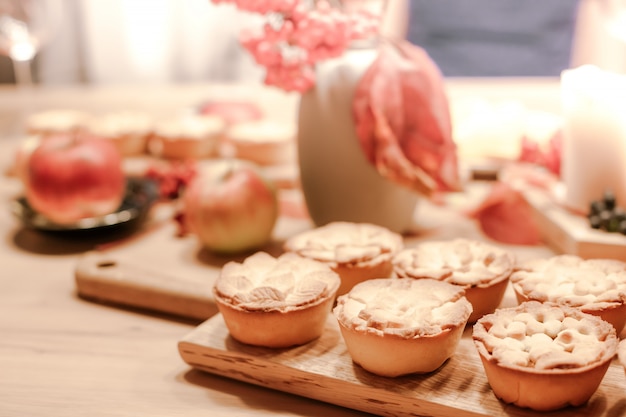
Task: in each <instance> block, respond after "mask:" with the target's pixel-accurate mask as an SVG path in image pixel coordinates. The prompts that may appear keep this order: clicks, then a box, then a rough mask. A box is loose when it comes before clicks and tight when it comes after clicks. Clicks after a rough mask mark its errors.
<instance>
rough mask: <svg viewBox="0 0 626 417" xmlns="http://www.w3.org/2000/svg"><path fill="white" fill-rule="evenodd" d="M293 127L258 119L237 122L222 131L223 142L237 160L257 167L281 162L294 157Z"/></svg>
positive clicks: (285, 162)
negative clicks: (243, 160) (223, 134)
mask: <svg viewBox="0 0 626 417" xmlns="http://www.w3.org/2000/svg"><path fill="white" fill-rule="evenodd" d="M295 137H296V127H295V126H294V125H292V124H289V123H277V122H273V121H269V120H260V121H253V122H246V123H238V124H235V125H233V126H232V127H230V128H229V129H228V131H227V133H226V139H225V143H226V145H227V146H230V147H231V148H232V150H233V151H234V156H235V157H237V158H239V159H245V160H248V161H252V162H254V163H256V164H258V165H261V166H267V165H281V164H282V165H284V164H288V163H292V162H294V161H295V160H296V140H295Z"/></svg>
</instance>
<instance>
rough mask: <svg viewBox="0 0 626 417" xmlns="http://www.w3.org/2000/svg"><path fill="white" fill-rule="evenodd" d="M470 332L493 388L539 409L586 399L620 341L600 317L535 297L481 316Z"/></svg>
mask: <svg viewBox="0 0 626 417" xmlns="http://www.w3.org/2000/svg"><path fill="white" fill-rule="evenodd" d="M472 337H473V340H474V345H475V346H476V349H477V350H478V353H479V356H480V359H481V361H482V363H483V366H484V368H485V372H486V374H487V379H488V381H489V384H490V386H491V388H492V390H493V392H494V394H495V395H496V396H497V397H498V398H500V399H501V400H503V401H504V402H507V403H512V404H515V405H517V406H519V407H526V408H531V409H534V410H538V411H550V410H556V409H559V408H563V407H566V406H568V405H573V406H579V405H582V404H584V403H586V402H587V401H588V400H589V398H590V397H591V396H592V395H593V393H594V392H595V391H596V390H597V388H598V386H599V385H600V382H601V381H602V378H603V377H604V374H605V373H606V371H607V369H608V367H609V365H610V363H611V360H612V358H613V356H614V355H615V353H616V350H617V346H618V338H617V335H616V332H615V328H614V327H613V326H612V325H611V324H609V323H607V322H606V321H604V320H602V319H600V318H599V317H596V316H593V315H591V314H586V313H583V312H582V311H580V310H579V309H576V308H572V307H567V306H563V305H558V304H554V303H539V302H536V301H529V302H525V303H523V304H520V305H519V306H517V307H514V308H506V309H499V310H496V311H495V312H494V313H491V314H487V315H485V316H483V317H482V318H481V319H479V320H478V321H477V322H476V324H475V325H474V327H473V334H472Z"/></svg>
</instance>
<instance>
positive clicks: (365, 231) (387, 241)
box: [284, 222, 404, 295]
mask: <svg viewBox="0 0 626 417" xmlns="http://www.w3.org/2000/svg"><path fill="white" fill-rule="evenodd" d="M403 246H404V243H403V240H402V236H401V235H399V234H397V233H394V232H392V231H390V230H389V229H386V228H384V227H381V226H377V225H374V224H369V223H350V222H333V223H329V224H327V225H325V226H321V227H318V228H315V229H312V230H308V231H305V232H303V233H300V234H298V235H296V236H292V237H291V238H289V239H287V241H286V242H285V245H284V248H285V250H286V251H288V252H294V253H297V254H298V255H300V256H303V257H305V258H309V259H314V260H316V261H318V262H323V263H325V264H327V265H329V266H330V267H331V268H332V269H333V270H334V271H335V272H337V273H338V274H339V276H340V277H341V286H340V288H339V291H338V292H337V294H338V295H341V294H345V293H347V292H348V291H349V290H350V289H351V288H352V287H353V286H354V285H355V284H357V283H359V282H362V281H365V280H368V279H372V278H387V277H391V275H392V269H393V266H392V263H391V261H392V258H393V256H394V255H395V254H396V253H397V252H398V251H400V250H401V249H402V248H403Z"/></svg>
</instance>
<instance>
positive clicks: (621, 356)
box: [617, 339, 626, 373]
mask: <svg viewBox="0 0 626 417" xmlns="http://www.w3.org/2000/svg"><path fill="white" fill-rule="evenodd" d="M617 360H618V361H619V363H620V365H622V368H624V373H626V339H624V340H622V341H621V342H619V345H618V347H617Z"/></svg>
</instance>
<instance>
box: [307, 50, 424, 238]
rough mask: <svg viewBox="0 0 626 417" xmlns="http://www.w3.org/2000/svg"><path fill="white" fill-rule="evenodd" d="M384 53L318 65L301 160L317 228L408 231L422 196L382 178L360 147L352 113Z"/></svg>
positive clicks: (352, 53) (350, 54)
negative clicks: (370, 226)
mask: <svg viewBox="0 0 626 417" xmlns="http://www.w3.org/2000/svg"><path fill="white" fill-rule="evenodd" d="M377 54H378V50H377V48H376V47H366V48H352V49H350V50H348V51H346V53H345V54H343V55H342V56H341V57H339V58H337V59H333V60H329V61H325V62H323V63H321V64H320V65H318V67H317V74H316V76H317V80H316V86H315V87H314V88H313V89H312V90H310V91H308V92H307V93H305V94H303V96H302V98H301V101H300V107H299V114H298V158H299V165H300V177H301V183H302V189H303V192H304V198H305V201H306V205H307V209H308V211H309V213H310V215H311V218H312V220H313V222H314V223H315V224H316V225H317V226H321V225H324V224H326V223H329V222H332V221H351V222H368V223H374V224H378V225H380V226H384V227H387V228H389V229H390V230H392V231H395V232H400V233H402V232H406V231H408V230H409V229H410V228H411V226H412V224H413V222H414V214H415V208H416V204H417V201H418V195H417V194H416V193H415V192H413V191H411V190H409V189H408V188H405V187H402V186H400V185H397V184H395V183H393V182H391V181H389V180H387V179H386V178H384V177H382V176H381V175H380V174H379V173H378V172H377V170H376V168H375V167H374V166H373V165H372V164H370V163H369V162H368V161H367V159H366V157H365V155H364V153H363V151H362V150H361V145H360V143H359V140H358V137H357V134H356V129H355V124H354V120H353V113H352V101H353V96H354V92H355V89H356V86H357V84H358V82H359V80H360V79H361V77H362V76H363V75H364V73H365V71H366V70H367V69H368V68H369V67H370V65H371V64H372V62H373V61H374V60H375V58H376V56H377Z"/></svg>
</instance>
